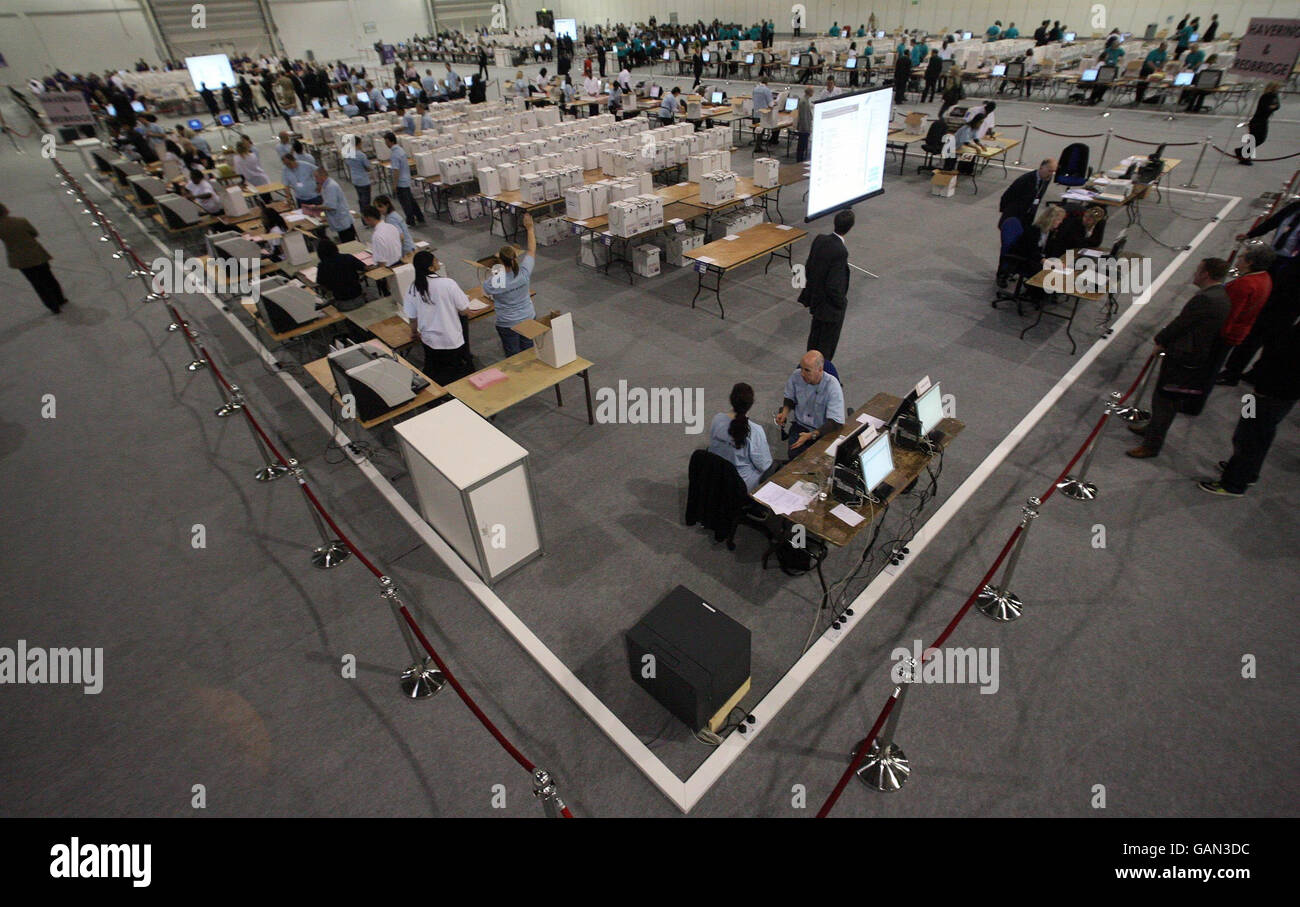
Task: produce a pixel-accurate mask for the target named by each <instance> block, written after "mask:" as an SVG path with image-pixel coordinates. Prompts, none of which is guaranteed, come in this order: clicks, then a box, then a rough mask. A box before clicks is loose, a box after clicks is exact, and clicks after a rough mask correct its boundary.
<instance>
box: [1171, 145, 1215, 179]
mask: <svg viewBox="0 0 1300 907" xmlns="http://www.w3.org/2000/svg"><path fill="white" fill-rule="evenodd" d="M1210 141H1211V136H1208V135H1207V136H1206V137H1205V139H1204V141H1202V142H1201V153H1200V154H1198V155H1196V165H1195V166H1194V167H1192V175H1191V176H1189V177H1188V178H1187V182H1185V183H1183V184H1182V185H1181V186H1179V187H1178V188H1180V189H1195V188H1196V171H1197V170H1200V169H1201V159H1202V158H1203V157H1205V149H1206V147H1207V146H1208V145H1209V144H1210Z"/></svg>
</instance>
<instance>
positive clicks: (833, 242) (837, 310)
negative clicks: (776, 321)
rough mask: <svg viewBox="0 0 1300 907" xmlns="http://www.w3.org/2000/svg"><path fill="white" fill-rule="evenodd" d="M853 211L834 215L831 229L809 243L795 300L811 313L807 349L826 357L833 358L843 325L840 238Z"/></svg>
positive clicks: (845, 273)
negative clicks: (799, 287)
mask: <svg viewBox="0 0 1300 907" xmlns="http://www.w3.org/2000/svg"><path fill="white" fill-rule="evenodd" d="M853 221H854V218H853V211H852V209H845V210H843V211H840V212H838V213H837V214H836V215H835V232H834V233H824V234H822V235H821V236H818V237H817V238H816V239H814V240H813V242H812V248H811V249H810V250H809V251H808V261H807V262H805V264H804V275H805V277H806V278H807V281H808V282H807V284H805V286H804V288H803V291H802V292H800V294H799V302H801V303H802V304H804V305H805V306H807V307H808V309H809V311H811V312H812V329H811V330H810V331H809V332H808V349H810V350H819V351H821V354H822V355H823V356H825V357H826V358H827V359H828V360H831V359H834V358H835V348H836V347H837V346H838V345H839V342H840V330H841V329H842V328H843V327H844V310H845V308H846V306H847V304H848V298H847V297H848V292H849V249H848V246H846V245H845V244H844V237H845V236H846V235H847V234H848V232H849V231H850V230H852V229H853Z"/></svg>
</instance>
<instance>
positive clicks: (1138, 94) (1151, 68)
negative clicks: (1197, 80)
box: [1133, 43, 1169, 107]
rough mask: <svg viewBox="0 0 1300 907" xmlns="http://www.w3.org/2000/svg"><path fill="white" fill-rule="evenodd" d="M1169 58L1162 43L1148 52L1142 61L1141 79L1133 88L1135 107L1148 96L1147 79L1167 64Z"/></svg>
mask: <svg viewBox="0 0 1300 907" xmlns="http://www.w3.org/2000/svg"><path fill="white" fill-rule="evenodd" d="M1168 59H1169V54H1168V53H1167V52H1166V51H1165V45H1164V44H1163V43H1161V45H1160V46H1159V47H1157V48H1156V49H1155V50H1153V51H1151V52H1150V53H1149V54H1147V57H1146V59H1145V60H1143V61H1142V71H1141V72H1139V73H1138V78H1139V80H1140V81H1139V82H1138V83H1137V86H1136V87H1135V88H1134V90H1133V106H1134V107H1136V106H1138V105H1139V104H1141V103H1142V101H1143V100H1144V99H1145V98H1146V94H1147V83H1146V79H1147V78H1148V77H1149V76H1150V75H1151V74H1152V73H1153V72H1156V71H1157V70H1159V69H1161V68H1162V67H1163V66H1164V65H1165V61H1166V60H1168Z"/></svg>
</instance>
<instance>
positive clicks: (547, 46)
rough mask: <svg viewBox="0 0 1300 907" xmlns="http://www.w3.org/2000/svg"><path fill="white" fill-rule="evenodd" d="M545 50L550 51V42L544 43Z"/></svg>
mask: <svg viewBox="0 0 1300 907" xmlns="http://www.w3.org/2000/svg"><path fill="white" fill-rule="evenodd" d="M546 49H547V50H550V49H551V42H550V41H547V42H546Z"/></svg>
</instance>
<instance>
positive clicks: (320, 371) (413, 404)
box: [303, 351, 447, 429]
mask: <svg viewBox="0 0 1300 907" xmlns="http://www.w3.org/2000/svg"><path fill="white" fill-rule="evenodd" d="M390 352H391V351H390ZM393 355H395V356H397V354H396V353H394V354H393ZM397 361H398V362H400V363H401V364H402V365H404V366H406V367H407V368H408V369H410V370H411V371H412V372H415V374H417V375H419V376H420V377H422V378H424V379H425V380H426V381H428V382H429V385H428V387H426V388H424V389H423V390H421V391H419V392H418V393H417V394H416V395H415V397H414V398H413V399H411V400H408V401H407V402H406V403H403V404H402V405H401V406H397V407H394V408H393V409H390V410H389V411H388V412H386V413H383V414H382V415H379V416H376V417H375V418H373V419H357V421H358V422H359V423H361V427H362V428H365V429H371V428H374V427H375V426H376V425H382V424H383V423H385V422H388V421H389V420H391V419H396V418H397V417H398V416H403V415H405V414H406V413H409V412H411V411H413V410H417V409H419V408H420V407H421V406H425V405H427V404H429V403H432V402H433V401H435V400H440V399H442V398H443V397H445V396H447V391H446V389H445V388H443V387H442V386H441V385H439V384H437V383H435V382H434V381H433V379H431V378H429V376H428V375H425V374H424V373H423V372H421V371H420V370H419V369H418V368H416V367H415V366H414V365H411V363H409V362H407V361H406V360H405V359H403V358H402V357H401V356H397ZM303 368H304V369H305V370H306V372H307V374H309V375H311V376H312V378H313V379H315V381H316V383H317V384H319V385H320V386H321V387H323V388H324V389H325V392H326V393H327V394H329V395H330V396H331V397H333V398H334V399H335V400H336V401H338V403H339V405H340V406H342V405H343V400H342V399H341V398H340V397H339V391H338V386H337V385H336V384H335V383H334V373H333V372H332V371H331V370H330V363H329V357H328V356H322V357H321V358H320V359H316V360H313V361H312V362H308V363H307V364H306V365H304V366H303Z"/></svg>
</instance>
